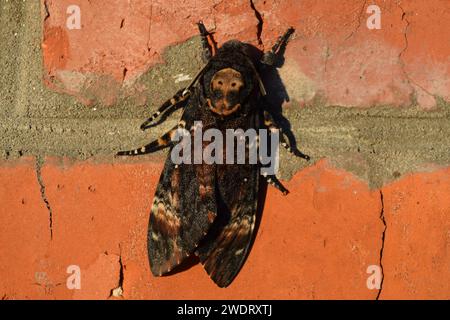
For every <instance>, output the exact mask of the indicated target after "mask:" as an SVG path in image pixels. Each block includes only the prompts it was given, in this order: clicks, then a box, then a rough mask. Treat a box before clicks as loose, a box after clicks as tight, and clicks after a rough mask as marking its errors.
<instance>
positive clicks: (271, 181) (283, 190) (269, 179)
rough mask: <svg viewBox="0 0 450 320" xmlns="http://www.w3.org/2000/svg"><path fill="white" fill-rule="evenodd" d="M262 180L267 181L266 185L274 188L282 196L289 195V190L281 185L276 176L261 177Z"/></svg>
mask: <svg viewBox="0 0 450 320" xmlns="http://www.w3.org/2000/svg"><path fill="white" fill-rule="evenodd" d="M263 177H264V179H265V180H266V181H267V183H268V184H270V185H271V186H274V187H275V188H277V189H278V190H280V191H281V193H283V195H287V194H288V193H289V190H288V189H286V188H285V187H284V186H283V184H282V183H281V182H280V180H278V178H277V176H275V175H263Z"/></svg>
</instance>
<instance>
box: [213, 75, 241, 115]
mask: <svg viewBox="0 0 450 320" xmlns="http://www.w3.org/2000/svg"><path fill="white" fill-rule="evenodd" d="M244 89H245V80H244V76H243V75H242V74H241V72H239V71H237V70H235V69H233V68H224V69H220V70H219V71H217V72H216V73H215V74H214V75H213V76H212V78H211V81H210V83H209V91H210V93H211V94H210V97H208V98H207V99H206V101H207V103H208V107H209V109H210V110H211V111H212V112H214V113H215V114H217V115H219V116H225V117H226V116H228V115H231V114H233V113H235V112H236V111H238V110H239V109H240V107H241V102H242V99H243V96H242V94H243V92H244V91H245V90H244Z"/></svg>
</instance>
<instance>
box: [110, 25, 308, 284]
mask: <svg viewBox="0 0 450 320" xmlns="http://www.w3.org/2000/svg"><path fill="white" fill-rule="evenodd" d="M198 28H199V31H200V36H201V42H202V48H203V49H202V50H203V51H202V58H203V60H204V63H205V66H204V67H203V69H202V70H201V71H200V72H199V73H198V74H197V76H196V77H195V78H194V79H193V81H192V82H191V83H190V84H189V86H187V87H186V88H182V89H181V90H179V91H178V92H177V93H176V94H175V95H174V96H173V97H172V98H171V99H169V100H168V101H166V102H165V103H164V104H163V105H162V106H161V107H160V108H159V109H158V110H157V111H156V113H154V114H153V115H152V116H151V117H150V118H149V119H147V120H146V121H145V122H144V123H143V124H142V125H141V129H142V130H145V129H147V128H150V127H152V126H154V125H155V121H156V120H157V119H158V118H162V117H163V115H165V114H168V113H170V112H171V111H172V110H174V109H176V108H181V109H183V114H182V116H181V120H180V121H179V122H178V124H177V125H176V126H175V127H173V128H172V129H171V130H170V131H169V132H167V133H165V134H163V135H162V136H161V137H160V138H158V139H157V140H155V141H153V142H151V143H149V144H147V145H145V146H143V147H140V148H137V149H134V150H130V151H121V152H119V153H118V155H126V156H136V155H142V154H147V153H152V152H155V151H157V150H160V149H163V148H166V147H169V148H170V150H171V151H172V150H173V148H174V147H175V146H176V145H177V143H179V142H176V139H174V136H175V135H176V133H177V130H180V129H185V130H187V131H188V132H190V133H193V132H194V131H195V125H194V124H195V123H196V122H201V123H202V126H203V129H208V128H214V129H217V130H219V131H220V132H222V133H224V134H225V132H226V130H227V129H242V130H244V131H245V130H248V129H255V130H256V131H258V129H261V128H266V129H268V130H281V129H280V126H279V125H278V124H277V123H276V122H275V120H274V116H273V112H272V111H271V108H270V105H269V104H268V103H267V101H266V99H265V96H266V94H267V92H266V89H265V86H264V83H263V81H262V78H261V76H260V72H261V70H263V69H264V68H267V67H274V66H275V64H276V61H277V59H278V55H279V54H280V51H281V50H282V48H284V47H285V46H286V44H287V42H288V40H289V38H290V36H291V35H292V33H293V32H294V29H293V28H290V29H288V30H287V31H286V33H285V34H284V35H282V36H281V37H279V39H278V40H277V42H276V43H275V45H274V46H273V48H272V49H271V50H270V51H268V52H265V53H261V52H260V53H259V54H255V50H253V49H252V48H254V47H252V46H251V45H249V44H246V43H243V42H240V41H237V40H230V41H227V42H226V43H224V44H223V45H222V46H221V47H220V48H218V47H217V45H216V43H215V41H214V39H213V36H212V34H211V33H209V32H208V31H207V29H206V28H205V26H204V25H203V23H202V22H199V23H198ZM280 132H281V135H279V137H280V138H279V140H280V141H279V142H281V144H282V145H283V146H284V147H286V148H287V150H288V151H290V152H291V153H293V154H294V155H296V156H300V157H302V158H305V159H307V160H308V159H309V157H308V156H307V155H305V154H303V153H301V152H300V151H298V150H297V149H296V148H293V147H292V148H291V145H292V144H291V143H290V139H286V137H285V134H284V133H283V132H282V131H280ZM277 143H278V142H277ZM207 145H208V144H207V143H206V142H202V148H206V147H207ZM247 147H248V144H247ZM294 149H295V150H294ZM235 151H236V150H235ZM247 158H248V157H247ZM260 168H261V164H260V163H256V164H255V163H253V164H251V163H247V162H246V163H244V164H228V163H226V162H223V163H205V162H202V163H181V164H175V163H174V161H173V160H172V158H171V157H170V156H169V157H168V158H167V160H166V161H165V164H164V169H163V171H162V174H161V177H160V180H159V184H158V186H157V188H156V192H155V197H154V200H153V205H152V208H151V213H150V219H149V227H148V236H147V239H148V255H149V262H150V268H151V271H152V273H153V275H154V276H162V275H165V274H167V273H169V272H170V271H172V270H173V269H174V268H175V267H177V266H179V265H180V264H181V263H182V262H183V261H185V260H186V258H188V257H189V256H191V255H192V254H195V255H197V256H198V257H199V260H200V262H201V263H202V264H203V266H204V268H205V270H206V272H207V273H208V274H209V276H210V277H211V279H212V280H213V281H214V282H215V283H216V284H217V285H218V286H219V287H227V286H228V285H229V284H230V283H231V282H232V281H233V279H234V278H235V277H236V275H237V274H238V272H239V270H240V269H241V267H242V265H243V263H244V261H245V259H246V257H247V255H248V253H249V249H250V246H251V242H252V239H253V236H254V232H255V222H256V213H257V208H258V205H261V203H258V199H259V193H260V189H261V186H262V185H263V184H266V183H268V184H271V185H273V186H274V187H276V188H277V189H279V190H280V191H281V192H283V194H287V193H288V191H287V190H286V188H285V187H284V186H283V185H282V184H281V183H280V181H279V180H278V179H277V177H276V176H275V175H264V176H263V175H261V174H260ZM266 185H267V184H266Z"/></svg>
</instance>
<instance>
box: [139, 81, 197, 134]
mask: <svg viewBox="0 0 450 320" xmlns="http://www.w3.org/2000/svg"><path fill="white" fill-rule="evenodd" d="M184 91H185V88H183V89H180V90H179V91H178V92H177V93H176V94H175V95H174V96H173V97H172V98H170V99H169V100H167V101H166V102H164V103H163V104H162V105H161V107H159V109H158V110H157V111H156V112H155V113H154V114H153V115H152V116H151V117H150V118H148V119H147V120H145V121H144V123H142V124H141V127H140V128H141V130H145V129H147V128H150V127H152V126H153V125H151V123H152V122H153V121H155V120H156V119H157V118H158V117H159V116H160V115H161V114H162V113H163V112H164V111H168V110H170V109H172V108H174V107H176V106H178V105H179V104H180V103H181V102H185V101H187V98H188V97H189V93H185V94H183V92H184Z"/></svg>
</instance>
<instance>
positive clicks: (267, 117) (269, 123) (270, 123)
mask: <svg viewBox="0 0 450 320" xmlns="http://www.w3.org/2000/svg"><path fill="white" fill-rule="evenodd" d="M264 124H265V125H266V127H268V128H269V129H270V130H272V129H275V130H278V131H279V132H280V143H281V145H282V146H283V147H284V148H285V149H286V150H287V151H288V152H289V153H290V154H293V155H294V156H296V157H299V158H303V159H305V160H309V159H310V157H309V156H308V155H306V154H304V153H303V152H301V151H300V150H298V149H297V148H292V147H291V145H290V144H289V143H288V140H289V139H286V138H285V133H284V132H283V130H282V129H281V128H280V126H279V125H277V123H276V122H275V120H274V118H273V117H272V115H271V114H270V113H269V112H268V111H265V110H264Z"/></svg>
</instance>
